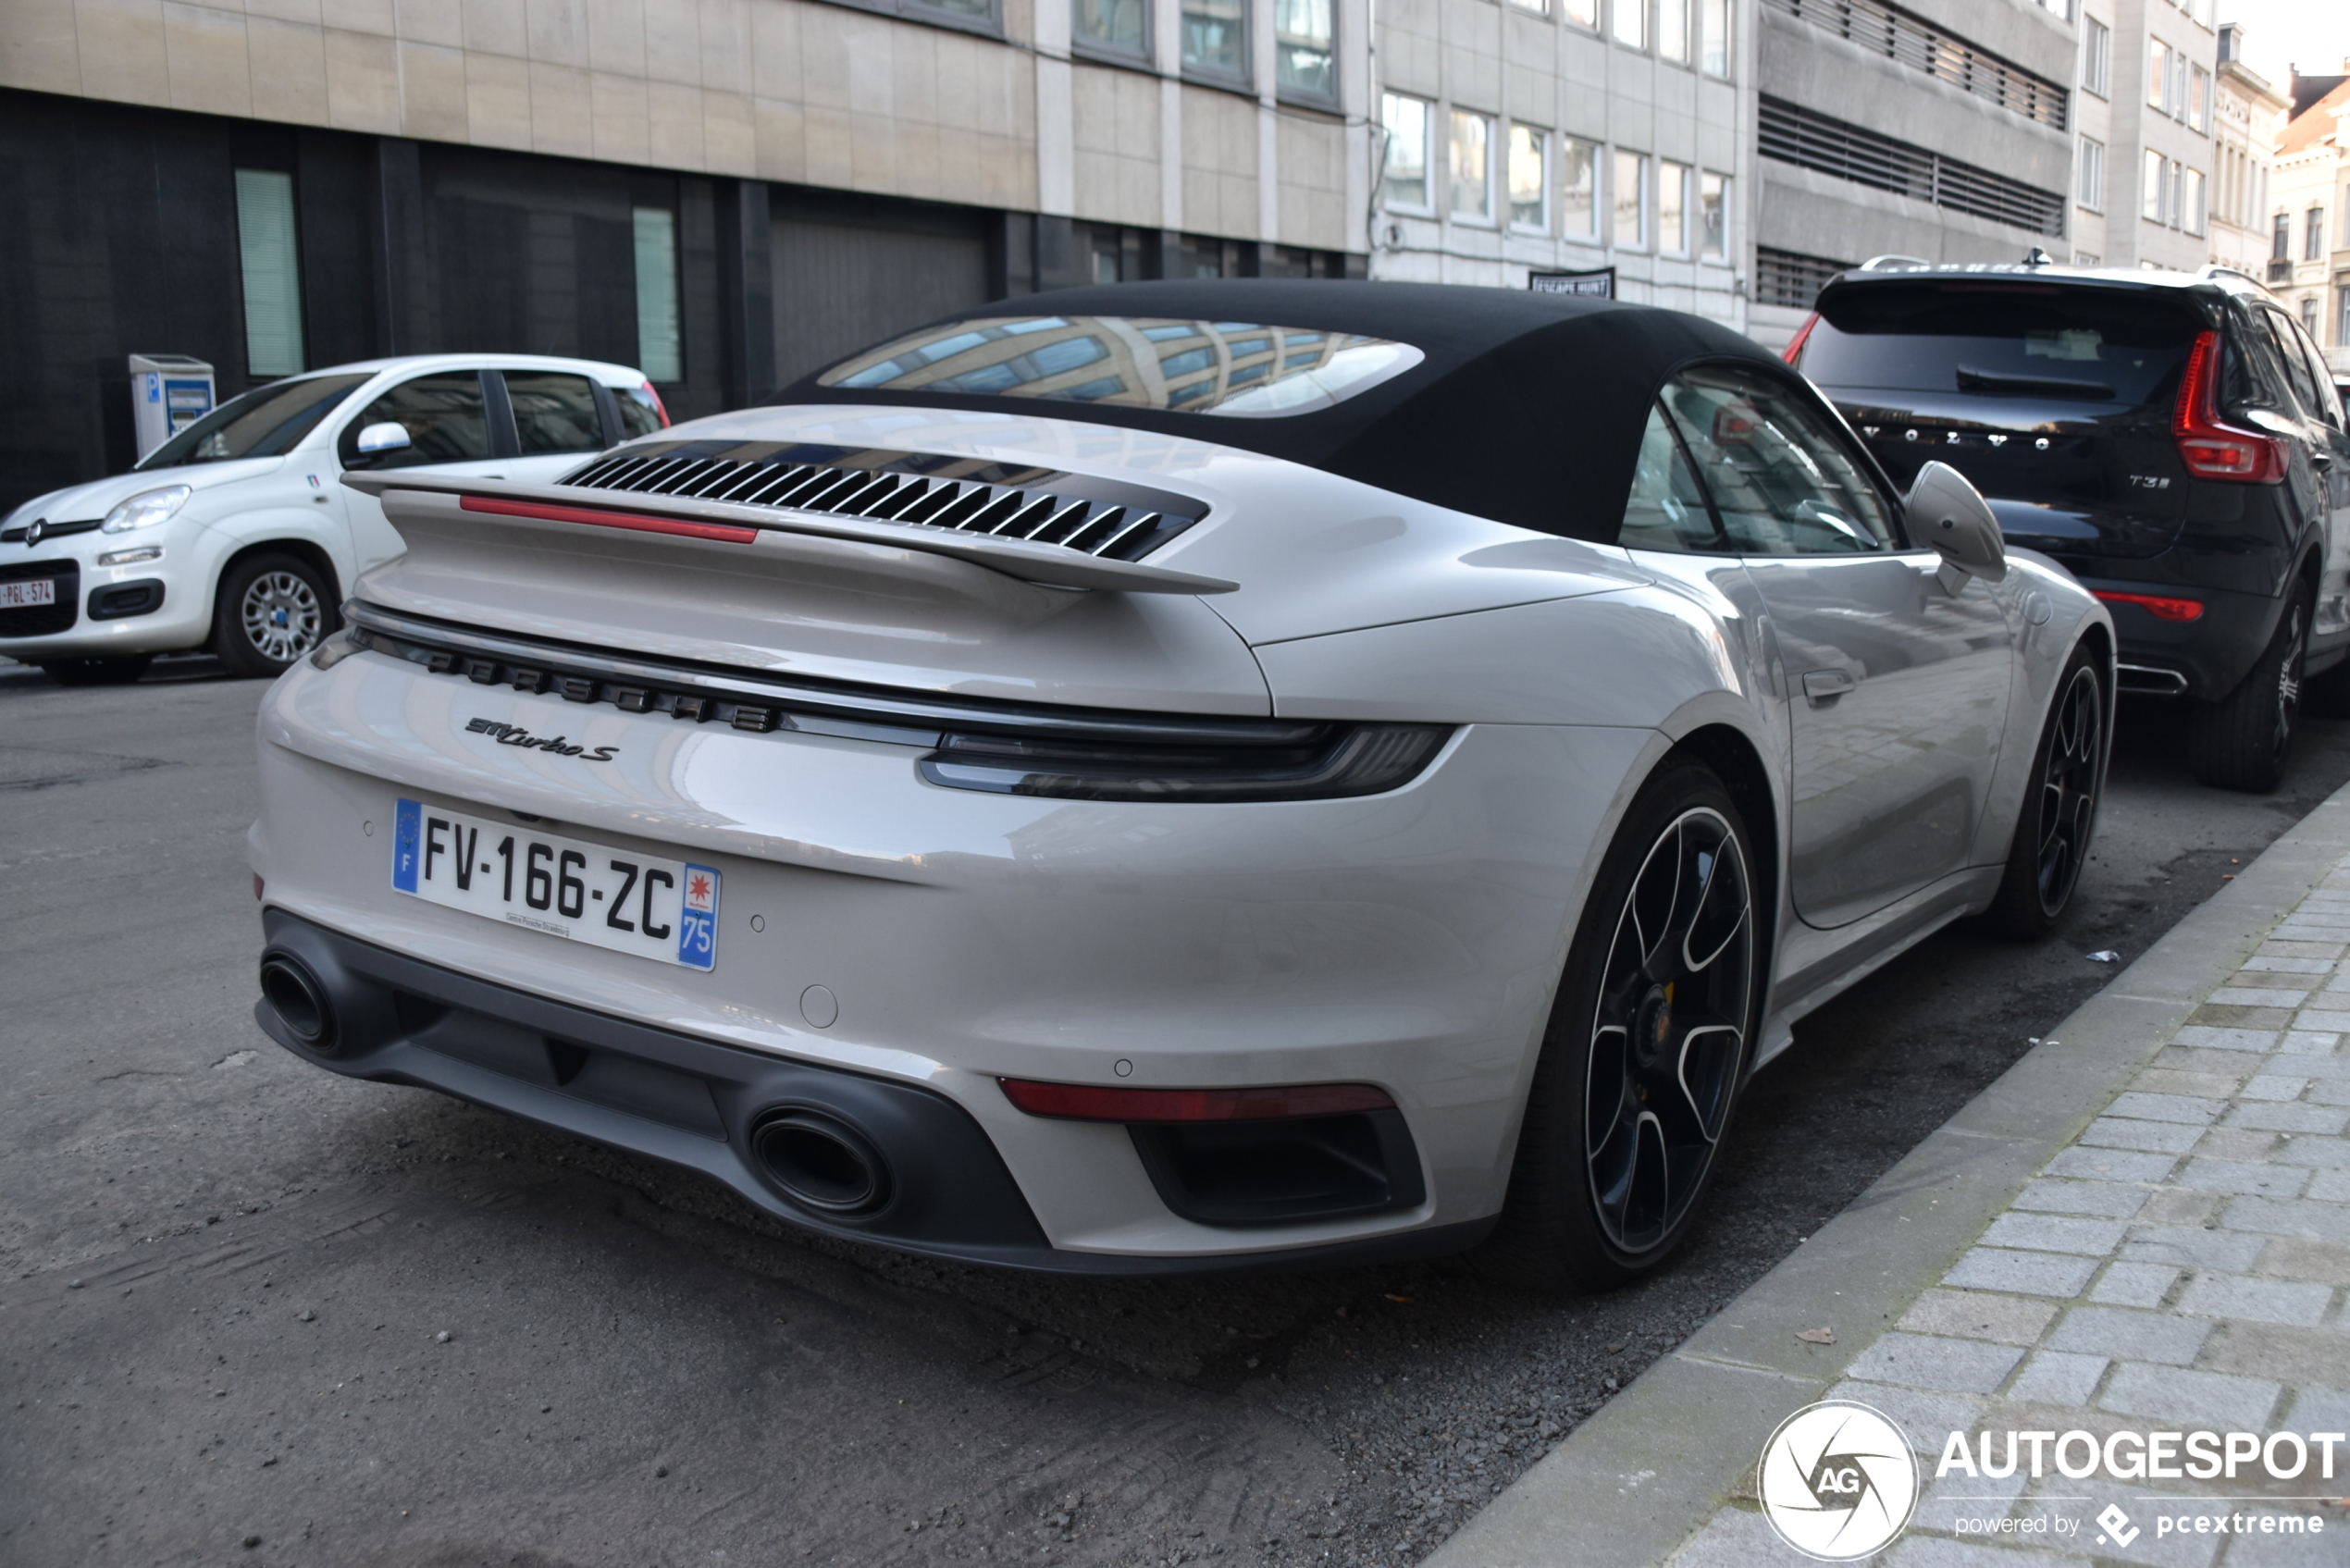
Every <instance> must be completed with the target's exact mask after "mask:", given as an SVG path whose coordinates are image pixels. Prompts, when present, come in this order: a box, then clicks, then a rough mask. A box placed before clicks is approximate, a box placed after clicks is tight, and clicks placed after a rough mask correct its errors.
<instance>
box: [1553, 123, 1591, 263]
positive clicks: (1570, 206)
mask: <svg viewBox="0 0 2350 1568" xmlns="http://www.w3.org/2000/svg"><path fill="white" fill-rule="evenodd" d="M1559 232H1560V233H1561V234H1564V235H1565V236H1566V237H1567V238H1568V239H1570V240H1596V239H1598V238H1599V237H1600V150H1599V148H1597V147H1596V146H1594V145H1592V144H1591V143H1590V142H1584V141H1581V140H1578V139H1577V138H1576V137H1572V136H1562V137H1560V138H1559Z"/></svg>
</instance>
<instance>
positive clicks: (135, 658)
mask: <svg viewBox="0 0 2350 1568" xmlns="http://www.w3.org/2000/svg"><path fill="white" fill-rule="evenodd" d="M154 662H155V655H154V654H152V653H127V654H121V655H118V656H117V657H114V658H111V659H44V660H43V661H41V673H43V674H44V675H46V676H48V677H49V678H50V679H51V680H53V681H55V682H56V683H57V684H58V685H61V686H127V685H130V683H131V682H133V681H135V680H137V679H138V678H139V677H140V676H142V675H143V674H145V673H147V666H148V665H150V664H152V663H154Z"/></svg>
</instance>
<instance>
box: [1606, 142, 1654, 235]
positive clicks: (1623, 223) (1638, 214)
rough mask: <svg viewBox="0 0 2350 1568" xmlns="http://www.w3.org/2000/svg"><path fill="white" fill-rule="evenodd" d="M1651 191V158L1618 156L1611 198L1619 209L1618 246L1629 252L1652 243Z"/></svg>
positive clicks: (1645, 156)
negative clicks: (1649, 220) (1649, 196)
mask: <svg viewBox="0 0 2350 1568" xmlns="http://www.w3.org/2000/svg"><path fill="white" fill-rule="evenodd" d="M1648 187H1649V160H1648V154H1646V153H1624V152H1619V153H1617V154H1615V180H1614V190H1613V191H1609V193H1608V194H1609V195H1610V196H1611V197H1612V198H1613V199H1614V207H1615V242H1616V243H1617V244H1618V245H1621V246H1623V247H1625V248H1626V249H1627V250H1634V251H1637V250H1639V249H1640V248H1641V247H1643V246H1645V245H1646V244H1647V243H1648V242H1649V225H1648V216H1649V214H1648V193H1649V191H1648Z"/></svg>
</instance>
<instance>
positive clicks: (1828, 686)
mask: <svg viewBox="0 0 2350 1568" xmlns="http://www.w3.org/2000/svg"><path fill="white" fill-rule="evenodd" d="M1860 684H1861V683H1860V682H1859V681H1857V680H1855V679H1853V678H1852V673H1851V672H1850V671H1849V670H1806V671H1805V672H1803V695H1804V696H1805V697H1807V698H1811V699H1812V702H1814V703H1823V702H1834V701H1835V700H1836V699H1837V698H1839V697H1842V696H1843V695H1844V694H1845V693H1846V692H1849V691H1850V690H1851V689H1852V688H1853V687H1855V686H1857V685H1860Z"/></svg>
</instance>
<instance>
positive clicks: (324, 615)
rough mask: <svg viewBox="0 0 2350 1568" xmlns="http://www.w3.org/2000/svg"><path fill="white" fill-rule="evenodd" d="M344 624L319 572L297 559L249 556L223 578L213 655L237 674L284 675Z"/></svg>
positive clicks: (217, 598) (216, 605) (216, 610)
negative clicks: (341, 623)
mask: <svg viewBox="0 0 2350 1568" xmlns="http://www.w3.org/2000/svg"><path fill="white" fill-rule="evenodd" d="M339 624H340V618H339V617H338V616H337V615H336V613H335V601H334V593H333V591H332V590H331V589H329V588H328V586H327V584H326V582H325V580H324V579H323V578H321V577H320V576H319V574H318V570H317V568H315V567H314V566H312V565H311V564H310V563H309V562H306V561H303V560H301V559H300V558H299V557H296V556H291V555H276V554H270V555H249V556H247V557H245V558H244V559H243V560H242V561H240V562H236V563H235V564H234V565H232V566H230V567H229V570H228V571H226V572H224V573H222V574H221V576H220V590H219V592H218V593H216V594H215V595H214V596H213V609H212V651H213V652H214V654H215V655H216V656H217V657H218V658H219V660H220V662H222V663H223V664H226V665H227V666H229V670H230V671H231V672H232V673H236V674H240V675H262V676H275V675H279V674H283V673H285V672H286V670H287V669H289V668H290V667H291V665H292V664H293V662H294V661H296V660H298V659H301V658H303V656H304V655H306V654H308V653H309V652H310V651H311V649H313V648H316V647H317V646H318V645H319V644H320V643H321V642H323V641H325V640H326V638H327V636H328V634H329V633H331V632H333V631H334V630H335V628H336V627H337V626H338V625H339Z"/></svg>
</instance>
